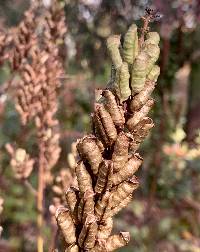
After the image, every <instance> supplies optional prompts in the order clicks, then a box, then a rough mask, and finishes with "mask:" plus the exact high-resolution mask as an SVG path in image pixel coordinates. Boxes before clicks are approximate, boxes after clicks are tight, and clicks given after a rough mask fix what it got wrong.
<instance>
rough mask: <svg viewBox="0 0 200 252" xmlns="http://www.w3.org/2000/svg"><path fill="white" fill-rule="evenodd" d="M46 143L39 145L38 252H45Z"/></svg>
mask: <svg viewBox="0 0 200 252" xmlns="http://www.w3.org/2000/svg"><path fill="white" fill-rule="evenodd" d="M44 149H45V148H44V143H43V141H40V143H39V171H38V192H37V194H38V197H37V210H38V216H37V227H38V237H37V251H38V252H43V244H44V241H43V236H42V227H43V222H44V220H43V203H44V202H43V201H44V188H45V184H44V164H45V157H44Z"/></svg>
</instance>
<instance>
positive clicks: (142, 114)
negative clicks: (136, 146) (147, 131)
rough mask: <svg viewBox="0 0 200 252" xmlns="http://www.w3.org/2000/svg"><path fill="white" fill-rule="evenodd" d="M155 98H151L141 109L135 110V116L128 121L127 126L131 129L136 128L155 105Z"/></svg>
mask: <svg viewBox="0 0 200 252" xmlns="http://www.w3.org/2000/svg"><path fill="white" fill-rule="evenodd" d="M153 104H154V100H153V99H149V100H148V101H147V102H146V103H145V104H144V105H143V107H142V108H141V109H140V110H139V111H135V113H134V114H133V116H132V117H131V118H129V119H128V121H127V127H128V129H129V130H130V131H133V130H134V127H135V126H136V125H137V124H138V123H139V122H140V121H141V120H142V119H143V118H144V117H146V116H147V115H148V113H149V111H150V110H151V108H152V107H153Z"/></svg>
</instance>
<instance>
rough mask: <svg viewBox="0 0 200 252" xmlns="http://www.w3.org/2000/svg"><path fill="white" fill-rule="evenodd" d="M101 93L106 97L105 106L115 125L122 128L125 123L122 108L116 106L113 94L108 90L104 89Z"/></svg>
mask: <svg viewBox="0 0 200 252" xmlns="http://www.w3.org/2000/svg"><path fill="white" fill-rule="evenodd" d="M102 95H103V96H104V97H105V98H106V100H105V107H106V109H107V110H108V112H109V113H110V115H111V117H112V120H113V122H114V124H115V126H116V127H119V128H122V127H123V126H124V123H125V118H124V114H123V110H121V109H120V107H119V106H118V104H117V101H116V99H115V96H114V95H113V93H112V92H111V91H109V90H104V91H103V93H102Z"/></svg>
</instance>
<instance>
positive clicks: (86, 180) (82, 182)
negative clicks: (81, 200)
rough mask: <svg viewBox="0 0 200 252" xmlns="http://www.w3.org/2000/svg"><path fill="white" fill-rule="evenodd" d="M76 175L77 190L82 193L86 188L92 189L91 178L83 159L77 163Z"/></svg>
mask: <svg viewBox="0 0 200 252" xmlns="http://www.w3.org/2000/svg"><path fill="white" fill-rule="evenodd" d="M76 176H77V180H78V186H79V190H80V192H81V193H82V194H84V193H85V191H86V190H90V191H93V187H92V178H91V176H90V174H89V172H88V171H87V169H86V167H85V165H84V163H83V161H80V162H79V163H78V164H77V167H76Z"/></svg>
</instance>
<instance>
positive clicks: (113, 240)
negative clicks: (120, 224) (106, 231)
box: [105, 232, 130, 252]
mask: <svg viewBox="0 0 200 252" xmlns="http://www.w3.org/2000/svg"><path fill="white" fill-rule="evenodd" d="M129 241H130V234H129V233H128V232H121V233H120V234H119V235H112V236H110V237H109V238H108V240H107V241H106V246H105V247H106V251H107V252H112V251H115V250H116V249H118V248H121V247H123V246H125V245H126V244H128V242H129Z"/></svg>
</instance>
